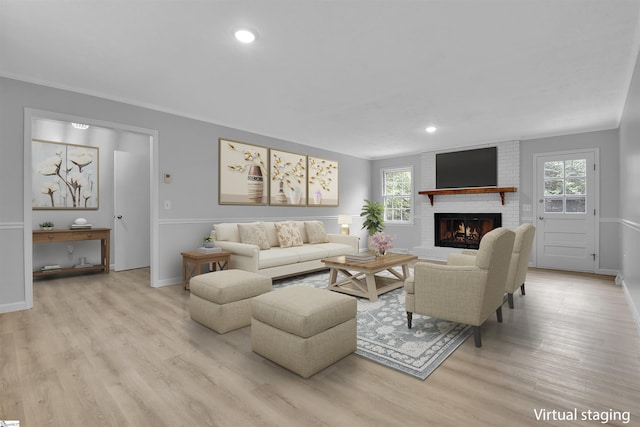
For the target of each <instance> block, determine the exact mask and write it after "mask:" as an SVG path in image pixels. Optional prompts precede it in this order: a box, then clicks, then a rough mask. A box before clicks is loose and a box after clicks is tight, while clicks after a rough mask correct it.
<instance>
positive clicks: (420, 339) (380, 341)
mask: <svg viewBox="0 0 640 427" xmlns="http://www.w3.org/2000/svg"><path fill="white" fill-rule="evenodd" d="M328 283H329V273H314V274H307V275H304V276H296V277H292V278H288V279H283V280H277V281H274V283H273V288H274V290H275V289H278V288H282V287H285V286H312V287H315V288H324V289H326V288H327V285H328ZM357 300H358V314H357V323H358V343H357V350H356V354H358V355H360V356H363V357H366V358H367V359H370V360H373V361H374V362H377V363H380V364H382V365H384V366H388V367H390V368H393V369H397V370H398V371H401V372H404V373H406V374H409V375H413V376H414V377H417V378H420V379H422V380H424V379H426V378H427V377H428V376H429V375H430V374H431V373H432V372H433V371H434V370H435V369H436V368H437V367H438V366H439V365H440V364H441V363H442V362H444V360H445V359H446V358H447V357H449V355H451V354H452V353H453V352H454V351H455V349H456V348H458V347H459V346H460V345H461V344H462V343H463V342H464V341H465V340H466V339H467V338H468V337H469V336H470V335H471V334H472V332H473V331H472V329H471V327H470V326H468V325H463V324H459V323H454V322H449V321H446V320H441V319H436V318H433V317H427V316H421V315H414V316H413V328H412V329H408V328H407V315H406V311H405V307H404V290H403V289H402V288H400V289H396V290H394V291H391V292H387V293H386V294H383V295H381V296H380V297H379V298H378V301H376V302H371V301H369V300H368V299H366V298H357Z"/></svg>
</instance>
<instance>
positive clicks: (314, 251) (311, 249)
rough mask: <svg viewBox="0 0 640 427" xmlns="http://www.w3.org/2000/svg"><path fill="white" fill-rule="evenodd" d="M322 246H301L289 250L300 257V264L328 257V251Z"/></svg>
mask: <svg viewBox="0 0 640 427" xmlns="http://www.w3.org/2000/svg"><path fill="white" fill-rule="evenodd" d="M321 246H322V245H308V244H307V245H303V246H296V247H294V248H290V250H291V251H292V252H294V253H296V254H298V256H299V257H300V262H305V261H314V260H317V259H322V258H327V257H329V250H328V249H327V248H323V247H321Z"/></svg>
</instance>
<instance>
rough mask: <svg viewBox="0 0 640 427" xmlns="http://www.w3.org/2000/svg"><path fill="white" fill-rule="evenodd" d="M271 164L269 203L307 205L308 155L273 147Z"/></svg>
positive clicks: (276, 204) (270, 157)
mask: <svg viewBox="0 0 640 427" xmlns="http://www.w3.org/2000/svg"><path fill="white" fill-rule="evenodd" d="M269 165H270V166H269V167H270V173H269V177H270V190H269V194H270V198H269V204H270V205H272V206H306V204H307V185H306V182H307V156H305V155H302V154H296V153H289V152H287V151H281V150H274V149H273V148H271V149H270V150H269Z"/></svg>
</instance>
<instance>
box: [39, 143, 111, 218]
mask: <svg viewBox="0 0 640 427" xmlns="http://www.w3.org/2000/svg"><path fill="white" fill-rule="evenodd" d="M98 160H99V148H98V147H91V146H86V145H74V144H67V143H64V142H54V141H46V140H42V139H34V140H32V141H31V164H32V167H31V170H32V191H31V200H32V207H33V209H86V210H89V209H98V207H99V202H100V199H99V187H98V184H99V179H98V178H99V174H98Z"/></svg>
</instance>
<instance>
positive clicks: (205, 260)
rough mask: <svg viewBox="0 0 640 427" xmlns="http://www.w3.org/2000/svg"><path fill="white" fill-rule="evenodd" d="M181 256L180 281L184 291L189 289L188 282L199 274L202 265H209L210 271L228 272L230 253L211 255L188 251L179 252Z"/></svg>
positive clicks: (223, 252)
mask: <svg viewBox="0 0 640 427" xmlns="http://www.w3.org/2000/svg"><path fill="white" fill-rule="evenodd" d="M180 255H182V279H183V282H184V283H183V286H184V289H187V290H188V289H189V281H191V278H192V277H195V276H197V275H198V274H200V268H201V266H202V264H209V265H211V268H210V271H218V270H228V269H229V262H230V260H231V252H229V251H222V252H216V253H213V254H203V253H201V252H196V251H190V252H181V253H180Z"/></svg>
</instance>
